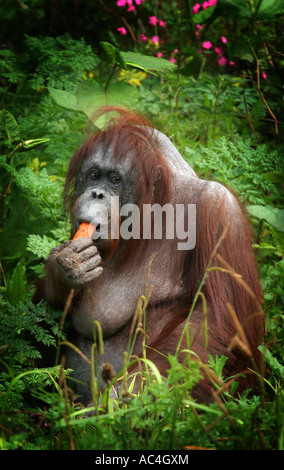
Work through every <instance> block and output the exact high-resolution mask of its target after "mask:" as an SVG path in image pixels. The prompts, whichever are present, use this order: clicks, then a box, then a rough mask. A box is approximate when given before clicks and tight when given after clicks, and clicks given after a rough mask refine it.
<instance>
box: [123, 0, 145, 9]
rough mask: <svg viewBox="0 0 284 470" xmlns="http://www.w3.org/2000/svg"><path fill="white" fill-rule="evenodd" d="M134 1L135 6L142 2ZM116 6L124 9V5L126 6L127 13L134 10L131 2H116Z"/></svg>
mask: <svg viewBox="0 0 284 470" xmlns="http://www.w3.org/2000/svg"><path fill="white" fill-rule="evenodd" d="M134 1H135V3H136V5H141V3H142V2H144V0H134ZM116 4H117V6H118V7H125V6H126V5H128V9H127V11H133V10H135V6H134V5H133V1H132V0H117V2H116Z"/></svg>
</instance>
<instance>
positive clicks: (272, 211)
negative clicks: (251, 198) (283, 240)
mask: <svg viewBox="0 0 284 470" xmlns="http://www.w3.org/2000/svg"><path fill="white" fill-rule="evenodd" d="M248 212H249V213H250V214H251V215H252V216H254V217H257V218H258V219H261V220H265V221H266V222H268V223H269V224H270V225H271V226H272V227H274V228H276V229H277V230H279V231H280V232H284V210H281V209H278V208H277V207H270V206H268V207H265V206H249V207H248Z"/></svg>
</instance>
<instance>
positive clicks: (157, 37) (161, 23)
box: [140, 16, 166, 44]
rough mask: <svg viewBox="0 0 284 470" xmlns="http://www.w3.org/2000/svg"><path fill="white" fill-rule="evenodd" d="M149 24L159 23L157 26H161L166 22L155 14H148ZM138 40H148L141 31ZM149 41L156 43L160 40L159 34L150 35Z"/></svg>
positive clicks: (164, 25)
mask: <svg viewBox="0 0 284 470" xmlns="http://www.w3.org/2000/svg"><path fill="white" fill-rule="evenodd" d="M149 24H150V25H152V26H156V25H159V26H161V28H165V27H166V22H165V21H163V20H159V19H158V18H156V16H150V18H149ZM140 41H141V42H147V41H148V37H147V36H146V34H144V33H142V34H141V35H140ZM151 41H152V42H154V43H156V44H158V43H159V41H160V38H159V36H152V37H151Z"/></svg>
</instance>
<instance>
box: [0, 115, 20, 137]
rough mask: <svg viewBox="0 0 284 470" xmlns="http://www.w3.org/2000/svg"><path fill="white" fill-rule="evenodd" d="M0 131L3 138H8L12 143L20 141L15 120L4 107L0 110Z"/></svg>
mask: <svg viewBox="0 0 284 470" xmlns="http://www.w3.org/2000/svg"><path fill="white" fill-rule="evenodd" d="M0 132H1V134H2V135H1V138H2V139H3V140H4V139H8V140H9V141H10V142H13V143H16V142H20V140H21V137H20V131H19V126H18V124H17V121H16V119H15V118H14V116H13V115H12V114H11V113H10V112H9V111H7V110H6V109H3V110H1V111H0Z"/></svg>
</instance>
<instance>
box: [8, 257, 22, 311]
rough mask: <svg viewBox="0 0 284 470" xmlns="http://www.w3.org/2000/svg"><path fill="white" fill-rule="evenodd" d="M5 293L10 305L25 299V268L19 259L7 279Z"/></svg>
mask: <svg viewBox="0 0 284 470" xmlns="http://www.w3.org/2000/svg"><path fill="white" fill-rule="evenodd" d="M7 295H8V300H9V302H10V303H11V304H12V305H17V304H18V303H19V302H20V301H21V302H24V301H25V299H26V268H25V265H24V262H23V261H22V260H21V261H19V263H18V264H17V266H16V267H15V269H14V271H13V273H12V275H11V278H10V279H9V280H8V283H7Z"/></svg>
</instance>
